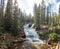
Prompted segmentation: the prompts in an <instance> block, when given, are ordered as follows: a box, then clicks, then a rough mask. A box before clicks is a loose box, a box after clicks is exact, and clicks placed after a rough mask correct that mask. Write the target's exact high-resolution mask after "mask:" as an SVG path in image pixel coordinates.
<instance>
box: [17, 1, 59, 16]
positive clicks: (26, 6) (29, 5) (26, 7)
mask: <svg viewBox="0 0 60 49" xmlns="http://www.w3.org/2000/svg"><path fill="white" fill-rule="evenodd" d="M41 2H42V0H18V4H19V8H20V9H21V10H22V11H23V12H24V11H25V12H26V13H27V14H29V13H31V14H32V15H33V7H34V3H37V5H39V3H40V4H41ZM49 3H50V4H51V7H52V12H56V13H58V8H59V4H60V0H45V4H46V6H48V5H49Z"/></svg>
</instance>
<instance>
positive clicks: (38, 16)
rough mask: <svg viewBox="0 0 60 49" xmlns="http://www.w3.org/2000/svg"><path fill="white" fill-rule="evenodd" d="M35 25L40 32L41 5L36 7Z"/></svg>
mask: <svg viewBox="0 0 60 49" xmlns="http://www.w3.org/2000/svg"><path fill="white" fill-rule="evenodd" d="M34 23H35V27H36V29H37V30H38V29H39V28H40V5H39V7H37V5H36V4H35V5H34Z"/></svg>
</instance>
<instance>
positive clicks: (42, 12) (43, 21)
mask: <svg viewBox="0 0 60 49" xmlns="http://www.w3.org/2000/svg"><path fill="white" fill-rule="evenodd" d="M45 10H46V6H45V2H44V0H42V3H41V24H43V25H44V24H45V12H46V11H45Z"/></svg>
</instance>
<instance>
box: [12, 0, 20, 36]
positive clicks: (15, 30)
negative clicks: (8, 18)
mask: <svg viewBox="0 0 60 49" xmlns="http://www.w3.org/2000/svg"><path fill="white" fill-rule="evenodd" d="M18 14H19V8H18V4H17V0H15V2H14V17H13V26H12V32H13V33H12V34H13V35H17V34H18Z"/></svg>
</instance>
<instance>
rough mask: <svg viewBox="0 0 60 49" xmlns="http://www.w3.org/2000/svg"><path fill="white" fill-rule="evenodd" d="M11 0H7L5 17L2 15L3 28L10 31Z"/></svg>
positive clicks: (11, 16) (11, 18) (11, 19)
mask: <svg viewBox="0 0 60 49" xmlns="http://www.w3.org/2000/svg"><path fill="white" fill-rule="evenodd" d="M12 5H13V2H12V0H8V2H7V7H6V12H5V17H4V29H5V31H7V32H11V30H12V21H13V6H12Z"/></svg>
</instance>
